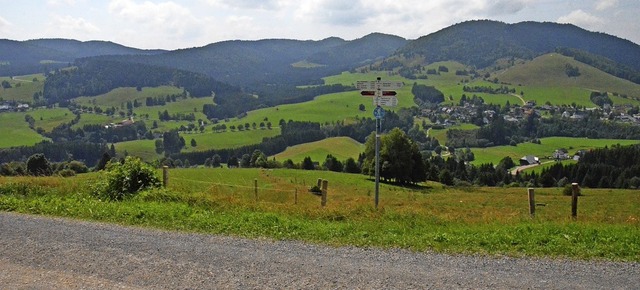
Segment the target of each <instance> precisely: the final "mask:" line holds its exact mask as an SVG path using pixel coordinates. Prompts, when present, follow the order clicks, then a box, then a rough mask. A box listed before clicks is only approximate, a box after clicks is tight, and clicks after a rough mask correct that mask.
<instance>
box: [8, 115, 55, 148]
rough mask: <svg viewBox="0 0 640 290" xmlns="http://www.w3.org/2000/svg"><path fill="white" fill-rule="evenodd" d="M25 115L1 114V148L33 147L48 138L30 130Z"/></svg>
mask: <svg viewBox="0 0 640 290" xmlns="http://www.w3.org/2000/svg"><path fill="white" fill-rule="evenodd" d="M24 117H25V113H14V112H7V113H2V114H0V124H2V126H0V136H2V137H1V138H0V148H9V147H17V146H31V145H34V144H36V143H38V142H40V141H43V140H46V139H47V138H45V137H43V136H42V135H40V134H38V133H36V132H35V131H34V130H32V129H31V128H29V124H28V123H27V121H25V118H24Z"/></svg>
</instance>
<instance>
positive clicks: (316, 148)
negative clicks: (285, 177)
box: [269, 137, 364, 164]
mask: <svg viewBox="0 0 640 290" xmlns="http://www.w3.org/2000/svg"><path fill="white" fill-rule="evenodd" d="M362 152H364V144H362V143H359V142H358V141H356V140H353V139H351V138H349V137H334V138H327V139H324V140H320V141H316V142H310V143H305V144H300V145H295V146H290V147H287V149H286V150H285V151H283V152H281V153H278V154H276V155H274V156H271V157H269V158H272V157H273V158H275V159H276V160H278V161H285V160H287V159H291V160H292V161H293V162H294V163H300V162H302V160H304V158H305V157H310V158H311V160H313V161H316V162H320V164H322V162H323V161H324V160H325V159H326V158H327V155H328V154H331V155H333V157H336V158H337V159H338V160H340V161H344V160H346V159H347V158H349V157H351V158H354V159H356V160H357V159H358V155H359V154H360V153H362Z"/></svg>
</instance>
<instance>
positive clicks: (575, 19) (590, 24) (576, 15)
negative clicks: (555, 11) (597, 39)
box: [558, 9, 605, 29]
mask: <svg viewBox="0 0 640 290" xmlns="http://www.w3.org/2000/svg"><path fill="white" fill-rule="evenodd" d="M558 22H559V23H571V24H575V25H577V26H580V27H582V28H587V29H593V28H595V27H598V26H600V25H603V24H605V21H604V20H603V19H602V18H600V17H597V16H594V15H591V14H589V13H587V12H584V11H582V10H581V9H578V10H575V11H572V12H571V13H569V14H568V15H565V16H562V17H560V18H558Z"/></svg>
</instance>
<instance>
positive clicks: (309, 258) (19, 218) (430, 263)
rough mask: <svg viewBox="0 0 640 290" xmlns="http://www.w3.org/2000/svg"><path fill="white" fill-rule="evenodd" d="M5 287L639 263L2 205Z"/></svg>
mask: <svg viewBox="0 0 640 290" xmlns="http://www.w3.org/2000/svg"><path fill="white" fill-rule="evenodd" d="M0 233H1V234H0V285H2V286H1V287H0V288H3V289H79V288H83V289H86V288H88V289H104V288H106V289H426V288H435V289H461V288H464V289H632V288H636V289H637V287H638V285H640V264H638V263H609V262H582V261H568V260H547V259H514V258H506V257H495V258H492V257H482V256H462V255H456V256H449V255H442V254H433V253H425V254H422V253H413V252H410V251H404V250H377V249H367V248H354V247H342V248H332V247H326V246H316V245H309V244H305V243H300V242H293V241H268V240H246V239H240V238H233V237H223V236H213V235H200V234H186V233H173V232H164V231H157V230H147V229H140V228H131V227H121V226H115V225H108V224H99V223H89V222H82V221H75V220H68V219H58V218H47V217H38V216H29V215H21V214H13V213H3V212H0Z"/></svg>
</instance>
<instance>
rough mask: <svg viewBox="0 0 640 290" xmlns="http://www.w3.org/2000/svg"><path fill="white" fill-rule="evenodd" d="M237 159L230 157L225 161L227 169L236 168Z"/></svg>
mask: <svg viewBox="0 0 640 290" xmlns="http://www.w3.org/2000/svg"><path fill="white" fill-rule="evenodd" d="M238 165H239V164H238V157H235V156H231V157H229V160H227V167H238Z"/></svg>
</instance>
